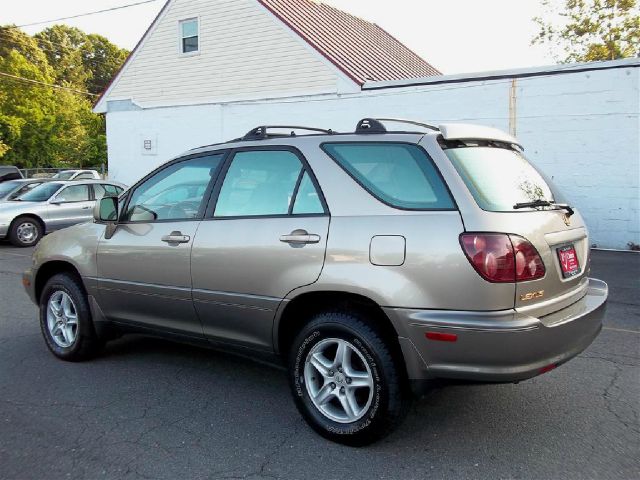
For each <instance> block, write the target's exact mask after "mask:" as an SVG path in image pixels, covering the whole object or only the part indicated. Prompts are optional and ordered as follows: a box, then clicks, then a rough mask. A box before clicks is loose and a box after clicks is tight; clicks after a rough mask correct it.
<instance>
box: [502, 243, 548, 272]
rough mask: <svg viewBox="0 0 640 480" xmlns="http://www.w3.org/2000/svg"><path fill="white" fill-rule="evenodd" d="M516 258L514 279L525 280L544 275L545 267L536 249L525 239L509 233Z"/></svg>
mask: <svg viewBox="0 0 640 480" xmlns="http://www.w3.org/2000/svg"><path fill="white" fill-rule="evenodd" d="M509 238H510V239H511V243H512V245H513V253H514V255H515V259H516V281H517V282H526V281H528V280H535V279H537V278H542V277H544V273H545V268H544V263H542V259H541V258H540V255H539V254H538V251H537V250H536V249H535V247H534V246H533V245H531V244H530V243H529V242H528V241H527V240H525V239H524V238H522V237H518V236H516V235H509Z"/></svg>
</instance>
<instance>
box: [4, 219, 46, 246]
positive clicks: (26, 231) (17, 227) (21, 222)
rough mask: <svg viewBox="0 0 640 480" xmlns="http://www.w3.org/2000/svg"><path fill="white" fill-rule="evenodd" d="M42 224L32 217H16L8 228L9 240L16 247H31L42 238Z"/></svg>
mask: <svg viewBox="0 0 640 480" xmlns="http://www.w3.org/2000/svg"><path fill="white" fill-rule="evenodd" d="M43 233H44V229H43V228H42V224H41V223H40V222H39V221H38V220H36V219H35V218H33V217H18V218H16V219H15V220H14V221H13V223H11V228H10V230H9V241H10V242H11V243H12V244H13V245H14V246H16V247H21V248H24V247H33V246H34V245H35V244H36V243H38V242H39V241H40V239H41V238H42V234H43Z"/></svg>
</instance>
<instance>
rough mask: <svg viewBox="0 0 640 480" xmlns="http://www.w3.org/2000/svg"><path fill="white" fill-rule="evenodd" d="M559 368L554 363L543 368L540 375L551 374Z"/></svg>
mask: <svg viewBox="0 0 640 480" xmlns="http://www.w3.org/2000/svg"><path fill="white" fill-rule="evenodd" d="M557 366H558V364H557V363H552V364H551V365H547V366H546V367H542V368H541V369H540V375H542V374H543V373H547V372H550V371H551V370H553V369H555V368H556V367H557Z"/></svg>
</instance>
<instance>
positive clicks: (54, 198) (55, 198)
mask: <svg viewBox="0 0 640 480" xmlns="http://www.w3.org/2000/svg"><path fill="white" fill-rule="evenodd" d="M68 181H73V180H68ZM76 187H87V193H88V197H89V198H87V199H86V200H73V201H66V202H61V201H58V197H59V196H60V194H61V193H62V192H64V191H65V190H66V189H68V188H76ZM93 200H94V196H93V188H92V187H91V184H89V183H81V182H78V183H77V184H76V185H63V186H62V187H61V188H60V189H58V191H57V192H56V193H55V194H54V195H53V196H52V197H51V200H50V202H51V203H59V204H65V205H66V204H67V203H82V202H91V201H93Z"/></svg>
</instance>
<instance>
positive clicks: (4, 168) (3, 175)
mask: <svg viewBox="0 0 640 480" xmlns="http://www.w3.org/2000/svg"><path fill="white" fill-rule="evenodd" d="M19 178H23V175H22V172H21V171H20V169H19V168H18V167H13V166H9V165H0V182H6V181H8V180H17V179H19Z"/></svg>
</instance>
